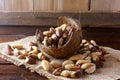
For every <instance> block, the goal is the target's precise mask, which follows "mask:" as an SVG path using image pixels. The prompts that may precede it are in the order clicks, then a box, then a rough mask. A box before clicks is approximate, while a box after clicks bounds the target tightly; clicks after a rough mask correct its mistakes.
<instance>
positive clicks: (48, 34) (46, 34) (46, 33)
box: [43, 31, 51, 36]
mask: <svg viewBox="0 0 120 80" xmlns="http://www.w3.org/2000/svg"><path fill="white" fill-rule="evenodd" d="M43 35H45V36H50V35H51V33H50V31H44V32H43Z"/></svg>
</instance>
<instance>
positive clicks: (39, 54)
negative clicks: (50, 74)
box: [37, 52, 43, 60]
mask: <svg viewBox="0 0 120 80" xmlns="http://www.w3.org/2000/svg"><path fill="white" fill-rule="evenodd" d="M42 56H43V54H42V53H41V52H40V53H38V54H37V57H38V59H39V60H42Z"/></svg>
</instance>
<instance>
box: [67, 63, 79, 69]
mask: <svg viewBox="0 0 120 80" xmlns="http://www.w3.org/2000/svg"><path fill="white" fill-rule="evenodd" d="M77 68H80V67H79V66H76V65H74V64H67V65H65V69H67V70H76V69H77Z"/></svg>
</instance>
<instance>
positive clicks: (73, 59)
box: [69, 54, 85, 61]
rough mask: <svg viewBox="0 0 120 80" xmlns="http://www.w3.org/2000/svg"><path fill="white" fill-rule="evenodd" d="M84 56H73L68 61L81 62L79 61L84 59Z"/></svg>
mask: <svg viewBox="0 0 120 80" xmlns="http://www.w3.org/2000/svg"><path fill="white" fill-rule="evenodd" d="M84 58H85V56H83V55H81V54H77V55H74V56H72V57H70V58H69V60H71V61H77V60H81V59H84Z"/></svg>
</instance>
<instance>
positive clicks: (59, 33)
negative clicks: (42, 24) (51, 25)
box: [56, 28, 63, 37]
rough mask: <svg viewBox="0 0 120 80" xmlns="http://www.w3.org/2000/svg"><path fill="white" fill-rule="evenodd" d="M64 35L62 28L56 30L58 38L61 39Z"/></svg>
mask: <svg viewBox="0 0 120 80" xmlns="http://www.w3.org/2000/svg"><path fill="white" fill-rule="evenodd" d="M62 34H63V31H62V29H61V28H56V36H57V37H61V36H62Z"/></svg>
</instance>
